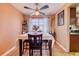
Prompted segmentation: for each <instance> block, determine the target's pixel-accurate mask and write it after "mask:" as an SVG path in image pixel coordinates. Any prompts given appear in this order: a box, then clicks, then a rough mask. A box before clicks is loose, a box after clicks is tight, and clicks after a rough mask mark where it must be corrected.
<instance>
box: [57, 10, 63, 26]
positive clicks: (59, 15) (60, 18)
mask: <svg viewBox="0 0 79 59" xmlns="http://www.w3.org/2000/svg"><path fill="white" fill-rule="evenodd" d="M62 25H64V10H63V11H61V12H60V13H59V14H58V26H62Z"/></svg>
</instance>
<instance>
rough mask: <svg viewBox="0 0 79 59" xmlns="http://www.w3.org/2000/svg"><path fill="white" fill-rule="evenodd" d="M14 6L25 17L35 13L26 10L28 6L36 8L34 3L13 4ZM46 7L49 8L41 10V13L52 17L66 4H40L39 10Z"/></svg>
mask: <svg viewBox="0 0 79 59" xmlns="http://www.w3.org/2000/svg"><path fill="white" fill-rule="evenodd" d="M12 5H13V6H14V7H15V8H16V9H18V10H19V11H20V12H22V13H23V14H25V15H31V14H33V13H34V11H32V10H28V9H25V8H24V6H28V7H30V8H33V9H35V8H36V6H35V4H34V3H12ZM44 5H49V8H48V9H45V10H41V12H44V13H45V14H46V15H50V14H54V13H56V11H57V10H58V9H60V8H61V7H63V6H64V5H65V3H39V5H38V8H41V7H42V6H44Z"/></svg>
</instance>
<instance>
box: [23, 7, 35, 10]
mask: <svg viewBox="0 0 79 59" xmlns="http://www.w3.org/2000/svg"><path fill="white" fill-rule="evenodd" d="M24 8H26V9H31V10H34V9H32V8H30V7H27V6H24Z"/></svg>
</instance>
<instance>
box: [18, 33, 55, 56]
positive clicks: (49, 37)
mask: <svg viewBox="0 0 79 59" xmlns="http://www.w3.org/2000/svg"><path fill="white" fill-rule="evenodd" d="M28 34H32V35H38V34H41V33H40V32H39V33H35V32H28V33H24V34H20V35H19V36H18V39H19V56H22V52H23V51H22V50H23V47H22V46H23V41H24V40H27V41H29V40H28ZM42 34H43V36H42V40H43V41H47V42H48V46H49V54H50V56H52V48H53V45H54V43H55V39H54V36H52V35H51V34H49V33H42Z"/></svg>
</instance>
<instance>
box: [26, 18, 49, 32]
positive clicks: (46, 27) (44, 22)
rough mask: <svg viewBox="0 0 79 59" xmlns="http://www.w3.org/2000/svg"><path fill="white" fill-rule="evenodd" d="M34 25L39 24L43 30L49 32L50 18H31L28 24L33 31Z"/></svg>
mask: <svg viewBox="0 0 79 59" xmlns="http://www.w3.org/2000/svg"><path fill="white" fill-rule="evenodd" d="M33 25H37V26H39V29H40V31H41V32H45V33H46V32H49V25H48V18H39V19H38V18H33V19H32V18H30V19H29V24H28V30H29V32H31V31H33Z"/></svg>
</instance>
